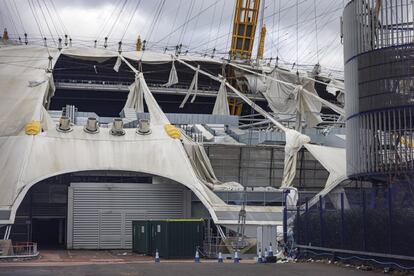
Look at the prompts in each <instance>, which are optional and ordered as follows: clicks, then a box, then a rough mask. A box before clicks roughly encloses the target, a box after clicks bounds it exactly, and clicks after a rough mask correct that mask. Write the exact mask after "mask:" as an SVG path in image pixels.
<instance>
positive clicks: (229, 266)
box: [0, 262, 377, 276]
mask: <svg viewBox="0 0 414 276" xmlns="http://www.w3.org/2000/svg"><path fill="white" fill-rule="evenodd" d="M3 265H4V263H3V264H0V275H13V276H25V275H30V276H38V275H39V276H40V275H42V276H44V275H46V276H47V275H53V276H55V275H73V276H83V275H85V276H86V275H102V276H105V275H108V276H109V275H111V276H113V275H125V276H126V275H136V276H150V275H151V276H152V275H153V276H163V275H165V276H169V275H174V276H175V275H176V276H187V275H197V276H216V275H217V276H233V275H234V276H244V275H246V276H247V275H254V276H259V275H260V276H261V275H263V276H266V275H278V276H284V275H286V276H302V275H315V276H325V275H326V276H332V275H333V276H348V275H351V276H353V275H355V276H359V275H361V276H364V275H365V276H369V275H377V274H376V273H373V272H365V271H359V270H355V269H348V268H341V267H337V266H335V265H326V264H321V263H296V264H294V263H288V264H263V265H262V264H261V265H259V264H247V263H246V264H243V263H241V264H233V263H224V264H218V263H200V264H195V263H167V262H164V263H160V264H155V263H134V264H93V265H67V266H41V267H3Z"/></svg>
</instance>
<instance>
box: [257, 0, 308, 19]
mask: <svg viewBox="0 0 414 276" xmlns="http://www.w3.org/2000/svg"><path fill="white" fill-rule="evenodd" d="M279 1H280V0H279ZM307 1H308V0H302V1H300V2H299V3H298V4H299V5H301V4H303V3H305V2H307ZM295 7H296V4H293V5H291V6H288V7H286V8H283V9H282V10H281V11H287V10H290V9H292V8H295ZM273 15H274V13H272V14H269V15H268V16H265V17H264V20H266V19H267V18H269V17H271V16H273Z"/></svg>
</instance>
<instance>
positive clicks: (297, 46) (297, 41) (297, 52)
mask: <svg viewBox="0 0 414 276" xmlns="http://www.w3.org/2000/svg"><path fill="white" fill-rule="evenodd" d="M298 63H299V0H296V64H298ZM296 72H297V73H299V69H298V67H296Z"/></svg>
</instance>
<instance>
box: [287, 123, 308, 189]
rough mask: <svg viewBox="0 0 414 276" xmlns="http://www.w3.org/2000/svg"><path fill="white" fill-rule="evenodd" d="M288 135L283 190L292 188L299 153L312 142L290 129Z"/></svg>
mask: <svg viewBox="0 0 414 276" xmlns="http://www.w3.org/2000/svg"><path fill="white" fill-rule="evenodd" d="M285 134H286V145H285V166H284V170H283V179H282V185H281V186H280V187H281V188H286V187H291V186H292V181H293V179H294V178H295V175H296V161H297V155H298V154H297V153H298V151H299V150H300V149H301V148H302V146H303V145H305V144H307V143H309V142H310V138H309V137H308V136H306V135H303V134H301V133H299V132H297V131H296V130H293V129H288V130H286V132H285Z"/></svg>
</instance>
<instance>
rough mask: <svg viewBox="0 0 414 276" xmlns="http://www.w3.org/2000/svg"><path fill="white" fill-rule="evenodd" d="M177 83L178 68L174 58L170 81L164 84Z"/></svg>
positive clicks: (168, 85)
mask: <svg viewBox="0 0 414 276" xmlns="http://www.w3.org/2000/svg"><path fill="white" fill-rule="evenodd" d="M177 83H178V75H177V69H175V62H174V60H173V61H172V63H171V71H170V76H169V77H168V82H167V83H166V84H164V85H163V86H164V87H170V86H172V85H174V84H177Z"/></svg>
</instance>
